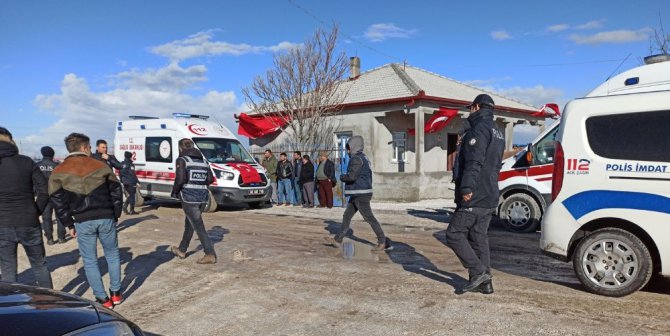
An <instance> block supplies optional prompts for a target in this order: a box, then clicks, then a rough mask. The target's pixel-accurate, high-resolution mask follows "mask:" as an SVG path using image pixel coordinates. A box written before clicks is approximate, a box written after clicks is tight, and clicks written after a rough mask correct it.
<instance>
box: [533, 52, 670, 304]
mask: <svg viewBox="0 0 670 336" xmlns="http://www.w3.org/2000/svg"><path fill="white" fill-rule="evenodd" d="M552 198H553V202H552V203H551V205H550V206H549V207H548V209H547V211H546V213H545V214H544V217H543V220H542V236H541V243H540V245H541V246H540V247H541V249H542V250H543V252H545V253H546V254H549V255H551V256H554V257H556V258H559V259H562V260H565V261H569V260H572V262H573V267H574V270H575V273H576V274H577V277H578V278H579V280H580V282H581V283H582V284H583V285H584V286H585V287H586V288H587V289H588V290H589V291H591V292H593V293H597V294H602V295H607V296H614V297H619V296H624V295H628V294H630V293H633V292H635V291H637V290H639V289H641V288H643V287H644V286H645V285H646V284H647V283H648V282H649V280H650V279H651V277H652V275H654V274H659V273H660V274H661V275H665V276H670V62H664V63H655V64H648V65H644V66H641V67H638V68H635V69H632V70H629V71H627V72H624V73H622V74H620V75H617V76H615V77H613V78H612V79H610V80H608V81H606V82H605V83H604V84H602V85H601V86H599V87H598V88H596V89H595V90H594V91H592V92H591V93H590V94H589V95H588V96H586V97H585V98H581V99H576V100H573V101H571V102H570V103H568V104H567V105H566V107H565V110H564V113H563V116H562V119H561V125H560V127H559V131H558V136H557V142H556V153H555V156H554V179H553V186H552Z"/></svg>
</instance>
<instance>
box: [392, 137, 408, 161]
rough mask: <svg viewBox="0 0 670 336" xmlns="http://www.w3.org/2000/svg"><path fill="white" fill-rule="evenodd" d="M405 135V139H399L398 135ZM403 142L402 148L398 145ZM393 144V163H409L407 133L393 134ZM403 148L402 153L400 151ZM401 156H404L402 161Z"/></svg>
mask: <svg viewBox="0 0 670 336" xmlns="http://www.w3.org/2000/svg"><path fill="white" fill-rule="evenodd" d="M398 134H403V139H397V138H396V135H398ZM401 142H402V146H399V145H398V144H399V143H401ZM391 144H392V146H393V157H392V158H391V162H392V163H401V162H402V163H406V162H407V132H404V131H399V132H391ZM400 148H402V149H403V150H402V152H401V151H400ZM400 154H402V159H400Z"/></svg>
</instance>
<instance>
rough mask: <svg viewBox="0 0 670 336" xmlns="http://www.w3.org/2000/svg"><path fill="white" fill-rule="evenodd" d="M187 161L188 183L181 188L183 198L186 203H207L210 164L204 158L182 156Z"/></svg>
mask: <svg viewBox="0 0 670 336" xmlns="http://www.w3.org/2000/svg"><path fill="white" fill-rule="evenodd" d="M182 159H184V161H185V162H186V167H185V169H186V183H185V184H184V185H183V186H182V189H181V200H182V201H183V202H186V203H207V202H208V201H209V191H208V190H207V174H208V173H209V165H208V164H206V163H205V162H204V161H203V160H200V159H195V160H194V159H192V158H191V157H189V156H182Z"/></svg>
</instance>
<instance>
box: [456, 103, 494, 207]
mask: <svg viewBox="0 0 670 336" xmlns="http://www.w3.org/2000/svg"><path fill="white" fill-rule="evenodd" d="M468 122H469V124H470V129H468V130H467V131H466V132H465V134H463V140H462V141H461V148H460V151H459V153H458V164H457V165H456V167H457V169H458V171H457V172H456V181H455V182H456V195H455V196H456V204H457V205H458V206H459V207H463V208H471V207H475V208H495V207H496V206H497V205H498V198H499V197H500V191H499V190H498V174H499V173H500V169H501V168H502V155H503V151H504V150H505V135H504V133H503V132H501V131H500V130H499V129H498V128H497V127H496V125H495V123H494V122H493V111H492V110H491V109H488V108H483V109H481V110H479V111H477V112H476V113H472V114H470V116H469V117H468ZM469 193H472V199H470V201H469V202H465V201H464V200H463V195H467V194H469Z"/></svg>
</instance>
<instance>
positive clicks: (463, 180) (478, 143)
mask: <svg viewBox="0 0 670 336" xmlns="http://www.w3.org/2000/svg"><path fill="white" fill-rule="evenodd" d="M494 106H495V104H494V102H493V99H492V98H491V97H490V96H489V95H487V94H480V95H478V96H477V97H476V98H475V99H474V101H473V102H472V104H470V105H469V106H468V108H469V110H470V116H469V117H468V123H469V125H470V128H469V129H468V130H467V131H466V132H465V134H463V138H462V143H461V147H460V151H459V153H458V164H457V165H456V167H457V169H458V171H457V172H455V174H456V181H455V183H456V192H455V193H456V195H455V199H456V205H457V207H456V212H455V214H454V216H453V218H452V220H451V222H450V224H449V227H448V228H447V235H446V236H447V237H446V238H447V244H448V245H449V246H450V247H451V248H452V249H453V250H454V253H456V255H457V256H458V258H459V259H460V261H461V263H462V264H463V266H464V267H465V268H467V269H468V273H469V275H470V280H469V282H468V284H467V285H465V286H464V287H463V289H462V290H463V292H481V293H485V294H491V293H493V284H492V282H491V269H490V267H491V256H490V251H489V240H488V228H489V223H490V222H491V217H492V215H493V212H494V210H495V208H496V206H497V205H498V197H499V190H498V173H499V172H500V168H502V155H503V151H504V150H505V136H504V135H503V133H502V132H501V131H500V130H499V129H498V128H497V127H496V125H495V123H494V121H493V109H494Z"/></svg>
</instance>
